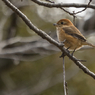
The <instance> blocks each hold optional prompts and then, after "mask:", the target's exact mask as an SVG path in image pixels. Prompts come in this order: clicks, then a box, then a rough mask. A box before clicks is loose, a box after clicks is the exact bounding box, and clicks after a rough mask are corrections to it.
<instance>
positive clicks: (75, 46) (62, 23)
mask: <svg viewBox="0 0 95 95" xmlns="http://www.w3.org/2000/svg"><path fill="white" fill-rule="evenodd" d="M54 26H55V27H56V32H57V38H58V41H59V42H61V43H64V47H65V48H66V49H67V50H68V51H73V52H72V55H73V53H74V52H75V51H76V50H79V49H80V48H81V47H82V46H84V45H88V46H91V47H94V48H95V45H93V44H91V43H89V42H88V41H87V40H86V38H85V37H84V36H83V35H82V33H81V32H80V31H79V30H78V29H77V28H76V27H75V26H74V24H73V23H72V22H71V21H70V20H69V19H61V20H59V21H58V22H57V23H54Z"/></svg>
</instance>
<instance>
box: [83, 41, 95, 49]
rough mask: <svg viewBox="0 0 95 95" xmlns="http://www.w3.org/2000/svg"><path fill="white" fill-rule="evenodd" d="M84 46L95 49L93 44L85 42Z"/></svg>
mask: <svg viewBox="0 0 95 95" xmlns="http://www.w3.org/2000/svg"><path fill="white" fill-rule="evenodd" d="M84 45H89V46H91V47H94V48H95V45H93V44H91V43H89V42H85V43H84Z"/></svg>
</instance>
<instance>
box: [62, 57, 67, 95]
mask: <svg viewBox="0 0 95 95" xmlns="http://www.w3.org/2000/svg"><path fill="white" fill-rule="evenodd" d="M65 56H66V55H63V56H62V57H63V87H64V95H67V91H66V85H65V84H66V79H65V62H64V58H65Z"/></svg>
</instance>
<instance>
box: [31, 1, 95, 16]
mask: <svg viewBox="0 0 95 95" xmlns="http://www.w3.org/2000/svg"><path fill="white" fill-rule="evenodd" d="M31 1H33V2H35V3H37V4H39V5H42V6H45V7H49V8H53V7H56V8H60V9H62V10H63V11H65V12H66V13H68V14H69V15H72V16H74V15H75V14H78V13H80V12H83V11H85V10H86V9H87V8H92V9H95V5H90V3H91V1H92V0H90V1H89V3H88V4H74V3H73V4H66V3H65V4H64V3H58V4H56V3H53V2H52V3H46V2H42V1H40V0H31ZM63 7H76V8H82V7H85V8H84V9H83V10H81V11H78V12H76V13H71V12H69V11H67V10H65V9H64V8H63Z"/></svg>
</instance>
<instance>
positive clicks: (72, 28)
mask: <svg viewBox="0 0 95 95" xmlns="http://www.w3.org/2000/svg"><path fill="white" fill-rule="evenodd" d="M63 30H64V31H65V33H66V34H68V35H71V36H73V37H75V38H77V39H79V40H81V41H86V38H85V37H84V36H83V35H82V34H81V33H80V31H79V30H78V29H77V28H76V27H75V26H69V27H63Z"/></svg>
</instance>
